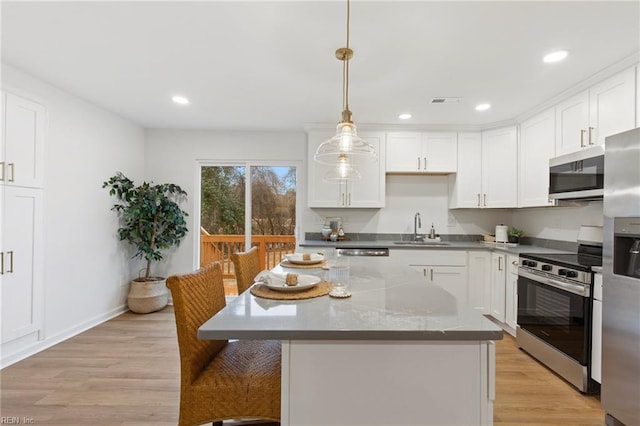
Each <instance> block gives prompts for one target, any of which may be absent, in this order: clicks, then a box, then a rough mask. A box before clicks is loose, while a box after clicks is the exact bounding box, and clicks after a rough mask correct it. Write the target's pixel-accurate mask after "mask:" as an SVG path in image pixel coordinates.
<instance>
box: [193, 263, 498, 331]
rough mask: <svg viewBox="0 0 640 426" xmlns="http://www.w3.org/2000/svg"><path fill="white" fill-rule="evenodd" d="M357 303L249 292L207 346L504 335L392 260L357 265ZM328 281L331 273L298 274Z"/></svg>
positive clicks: (229, 309)
mask: <svg viewBox="0 0 640 426" xmlns="http://www.w3.org/2000/svg"><path fill="white" fill-rule="evenodd" d="M350 263H351V274H350V275H351V279H350V284H349V285H350V291H351V293H352V297H350V298H347V299H334V298H331V297H329V296H322V297H316V298H313V299H303V300H292V301H287V300H272V299H263V298H259V297H255V296H253V295H252V294H251V293H250V291H246V292H244V293H243V294H241V295H240V296H238V297H237V298H235V299H233V300H231V301H229V303H228V305H227V306H226V307H225V308H224V309H223V310H221V311H220V312H218V313H217V314H216V315H215V316H214V317H213V318H211V319H210V320H209V321H207V322H206V323H205V324H203V325H202V326H201V327H200V329H199V331H198V336H199V337H200V338H201V339H276V340H396V341H399V340H405V341H406V340H416V341H420V340H425V341H426V340H429V341H434V340H441V341H454V340H457V341H460V340H476V341H477V340H499V339H502V333H503V332H502V329H501V328H500V327H498V326H497V325H496V324H494V323H493V322H491V321H490V320H488V319H487V318H485V317H484V316H482V315H481V314H480V313H478V312H477V311H475V310H473V309H471V308H470V307H468V306H466V305H463V304H459V303H458V301H457V300H456V299H455V297H454V296H452V295H451V294H450V293H448V292H447V291H445V290H444V289H443V288H441V287H439V286H437V285H433V284H429V283H427V282H425V281H424V279H422V277H421V276H420V274H419V273H418V272H417V271H415V270H412V269H409V268H398V267H394V266H393V264H392V262H391V261H390V260H389V258H376V260H375V262H374V261H372V259H371V258H353V259H351V260H350ZM293 271H295V272H296V273H302V274H312V275H318V276H319V277H324V274H325V273H326V271H325V270H323V269H321V268H316V269H295V270H293Z"/></svg>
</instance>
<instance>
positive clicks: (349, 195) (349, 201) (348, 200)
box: [347, 193, 351, 206]
mask: <svg viewBox="0 0 640 426" xmlns="http://www.w3.org/2000/svg"><path fill="white" fill-rule="evenodd" d="M347 205H348V206H350V205H351V193H349V194H348V195H347Z"/></svg>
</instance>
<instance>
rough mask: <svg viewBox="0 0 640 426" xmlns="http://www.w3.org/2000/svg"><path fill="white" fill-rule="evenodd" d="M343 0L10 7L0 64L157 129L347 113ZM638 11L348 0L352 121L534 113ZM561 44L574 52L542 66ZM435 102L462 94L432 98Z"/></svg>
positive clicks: (584, 69)
mask: <svg viewBox="0 0 640 426" xmlns="http://www.w3.org/2000/svg"><path fill="white" fill-rule="evenodd" d="M345 6H346V3H345V2H344V1H288V2H271V1H259V2H245V1H230V2H220V1H209V2H206V1H205V2H184V1H183V2H166V1H164V2H151V1H142V2H22V1H20V2H8V1H3V2H2V5H1V7H2V10H1V15H2V61H3V62H4V63H6V64H8V65H12V66H14V67H16V68H18V69H21V70H23V71H25V72H27V73H29V74H32V75H34V76H36V77H39V78H41V79H43V80H45V81H47V82H49V83H51V84H53V85H55V86H58V87H60V88H62V89H64V90H66V91H68V92H70V93H73V94H75V95H78V96H80V97H82V98H84V99H87V100H89V101H91V102H93V103H95V104H97V105H100V106H102V107H104V108H106V109H108V110H111V111H114V112H116V113H118V114H120V115H121V116H123V117H125V118H127V119H130V120H131V121H133V122H136V123H138V124H140V125H142V126H144V127H148V128H216V129H261V130H271V129H273V130H276V129H300V130H301V129H303V128H304V126H305V125H307V124H309V123H336V122H337V121H339V118H340V112H341V110H342V99H341V90H342V80H341V78H342V76H341V73H342V65H341V62H339V61H338V60H337V59H336V58H335V56H334V51H335V49H336V48H338V47H342V46H343V45H344V44H345V32H346V24H345V23H346V18H345V11H346V7H345ZM639 6H640V2H638V1H625V2H611V1H602V2H593V1H584V2H582V1H570V2H558V1H551V2H522V1H515V2H514V1H511V2H508V1H502V2H483V1H472V2H459V1H448V2H433V1H412V2H400V1H358V0H354V1H353V2H352V4H351V47H352V48H353V49H354V51H355V56H354V58H353V60H352V61H351V62H350V67H351V82H350V107H351V110H352V111H353V118H354V121H355V122H356V124H363V123H380V124H394V123H395V124H397V123H400V122H401V121H400V120H399V119H398V118H397V116H398V114H399V113H401V112H411V113H412V114H413V119H412V120H411V121H410V123H411V124H414V125H427V126H429V125H462V124H466V125H477V126H483V125H487V124H489V123H497V122H501V121H504V120H508V119H513V118H514V117H516V116H518V115H521V114H526V113H527V112H528V111H531V110H532V109H534V108H535V107H536V106H538V105H540V104H543V103H545V102H546V101H548V100H549V99H551V98H553V97H554V96H557V95H558V94H559V93H562V92H564V91H566V90H568V89H570V88H571V87H572V86H574V85H575V84H576V83H579V82H580V81H583V80H585V79H587V78H589V77H591V76H593V75H594V74H596V73H598V72H600V71H602V70H603V69H605V68H607V67H608V66H610V65H611V64H613V63H616V62H618V61H621V60H625V59H628V58H629V57H630V56H633V55H637V54H638V52H639V51H640V36H639V35H640V24H639V22H640V17H639V14H640V7H639ZM560 48H562V49H567V50H569V51H570V56H569V58H568V59H567V60H566V61H564V62H562V63H557V64H551V65H550V64H543V63H542V61H541V58H542V56H543V54H545V53H548V52H550V51H553V50H556V49H560ZM174 94H182V95H184V96H187V97H188V98H189V99H190V100H191V104H190V105H188V106H177V105H175V104H173V103H172V102H171V101H170V97H171V96H172V95H174ZM441 96H451V97H460V98H462V99H461V102H460V103H459V104H457V105H430V104H429V101H430V99H431V98H432V97H441ZM479 102H489V103H491V104H492V105H493V107H492V109H491V110H489V111H486V112H483V113H480V112H477V111H475V110H474V108H473V107H474V105H475V104H476V103H479ZM403 123H404V122H403Z"/></svg>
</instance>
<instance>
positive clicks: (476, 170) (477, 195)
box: [449, 132, 482, 209]
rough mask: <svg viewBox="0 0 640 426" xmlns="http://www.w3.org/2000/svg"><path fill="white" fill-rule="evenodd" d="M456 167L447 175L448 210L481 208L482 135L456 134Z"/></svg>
mask: <svg viewBox="0 0 640 426" xmlns="http://www.w3.org/2000/svg"><path fill="white" fill-rule="evenodd" d="M458 152H459V154H460V155H458V167H457V172H456V174H452V175H449V208H452V209H453V208H479V207H482V203H481V194H482V160H481V158H482V134H481V133H480V132H464V133H458Z"/></svg>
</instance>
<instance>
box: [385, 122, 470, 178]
mask: <svg viewBox="0 0 640 426" xmlns="http://www.w3.org/2000/svg"><path fill="white" fill-rule="evenodd" d="M387 146H388V148H389V149H388V150H387V166H386V171H387V173H454V172H455V171H456V168H457V157H458V145H457V133H456V132H422V133H420V132H389V133H387Z"/></svg>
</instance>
